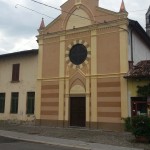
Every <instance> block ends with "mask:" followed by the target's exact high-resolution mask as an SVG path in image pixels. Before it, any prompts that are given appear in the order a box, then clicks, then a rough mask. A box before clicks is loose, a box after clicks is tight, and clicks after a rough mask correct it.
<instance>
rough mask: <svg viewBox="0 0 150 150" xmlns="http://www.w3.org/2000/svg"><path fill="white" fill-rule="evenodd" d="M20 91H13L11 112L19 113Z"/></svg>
mask: <svg viewBox="0 0 150 150" xmlns="http://www.w3.org/2000/svg"><path fill="white" fill-rule="evenodd" d="M18 96H19V93H18V92H13V93H11V109H10V113H12V114H17V113H18Z"/></svg>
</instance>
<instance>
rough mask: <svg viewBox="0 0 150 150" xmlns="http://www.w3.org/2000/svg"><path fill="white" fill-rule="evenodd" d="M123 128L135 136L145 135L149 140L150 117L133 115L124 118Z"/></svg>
mask: <svg viewBox="0 0 150 150" xmlns="http://www.w3.org/2000/svg"><path fill="white" fill-rule="evenodd" d="M124 121H125V128H126V130H127V131H131V132H132V134H133V135H134V136H135V137H136V138H137V137H145V138H147V139H148V140H149V141H150V118H149V117H148V116H135V117H131V118H130V117H128V118H126V119H124Z"/></svg>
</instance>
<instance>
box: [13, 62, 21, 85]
mask: <svg viewBox="0 0 150 150" xmlns="http://www.w3.org/2000/svg"><path fill="white" fill-rule="evenodd" d="M19 70H20V64H13V68H12V81H13V82H18V81H19Z"/></svg>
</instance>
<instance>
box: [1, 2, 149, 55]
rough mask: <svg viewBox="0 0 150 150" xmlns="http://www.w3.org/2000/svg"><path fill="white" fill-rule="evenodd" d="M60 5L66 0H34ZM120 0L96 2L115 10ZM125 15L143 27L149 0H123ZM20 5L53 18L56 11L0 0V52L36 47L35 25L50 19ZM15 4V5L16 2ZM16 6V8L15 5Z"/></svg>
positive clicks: (31, 4)
mask: <svg viewBox="0 0 150 150" xmlns="http://www.w3.org/2000/svg"><path fill="white" fill-rule="evenodd" d="M37 1H39V2H43V3H46V4H48V5H51V6H54V7H57V8H60V6H61V5H62V4H63V3H64V2H66V1H67V0H37ZM121 1H122V0H99V6H100V7H103V8H105V9H109V10H112V11H115V12H118V11H119V9H120V4H121ZM124 2H125V6H126V10H127V11H128V12H129V18H130V19H134V20H137V21H138V22H139V23H140V24H141V26H142V27H143V28H144V29H145V14H146V12H147V10H148V8H149V5H150V0H124ZM17 4H20V5H22V6H24V7H28V8H31V9H33V10H36V11H38V12H40V13H43V14H46V15H48V16H49V17H52V18H56V17H57V16H58V15H59V14H60V12H59V11H57V10H55V9H52V8H48V7H45V6H42V5H39V4H36V3H34V2H32V1H31V0H0V54H2V53H9V52H14V51H22V50H28V49H34V48H38V45H37V42H36V35H38V32H37V29H38V28H39V25H40V22H41V18H42V17H44V19H45V24H46V25H47V24H48V23H50V22H51V21H52V20H53V19H52V18H48V17H46V16H42V15H40V14H37V13H35V12H32V11H30V10H28V9H25V8H23V7H21V6H19V5H17ZM16 5H17V6H16ZM16 7H17V8H16Z"/></svg>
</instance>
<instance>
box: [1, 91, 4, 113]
mask: <svg viewBox="0 0 150 150" xmlns="http://www.w3.org/2000/svg"><path fill="white" fill-rule="evenodd" d="M4 111H5V93H0V113H4Z"/></svg>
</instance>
